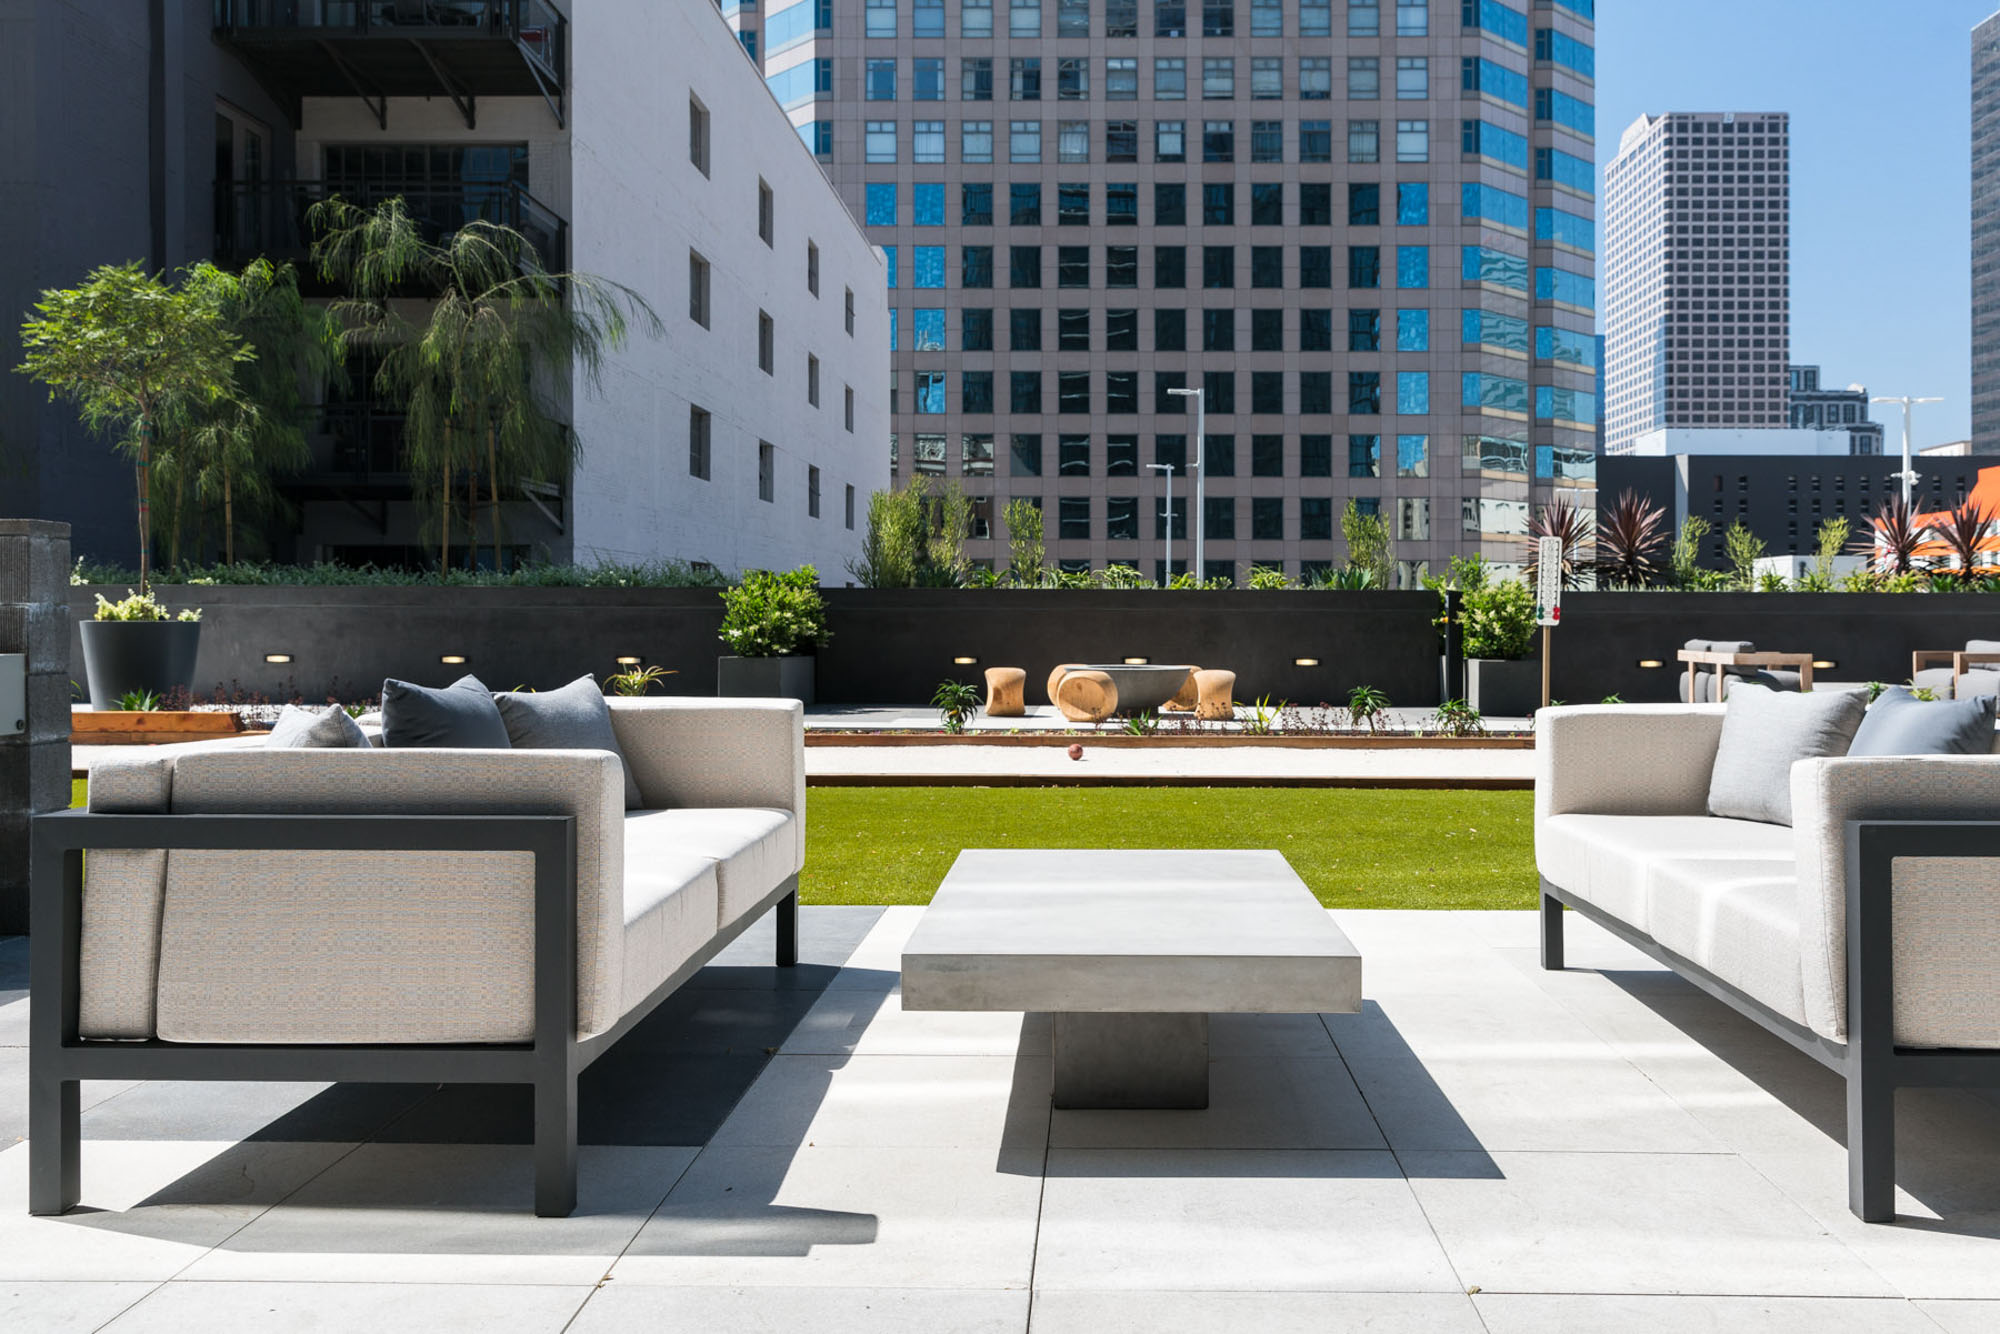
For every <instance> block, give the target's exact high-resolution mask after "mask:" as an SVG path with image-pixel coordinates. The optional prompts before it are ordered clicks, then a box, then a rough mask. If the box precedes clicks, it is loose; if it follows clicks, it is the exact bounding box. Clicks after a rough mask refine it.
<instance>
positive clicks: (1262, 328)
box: [1250, 306, 1285, 352]
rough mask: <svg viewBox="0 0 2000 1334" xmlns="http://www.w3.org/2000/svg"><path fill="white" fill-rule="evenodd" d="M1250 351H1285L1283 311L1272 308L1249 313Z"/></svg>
mask: <svg viewBox="0 0 2000 1334" xmlns="http://www.w3.org/2000/svg"><path fill="white" fill-rule="evenodd" d="M1250 350H1251V351H1252V352H1283V351H1284V350H1285V312H1284V311H1282V310H1280V309H1278V308H1277V307H1275V306H1274V307H1271V308H1269V309H1265V310H1252V311H1251V312H1250Z"/></svg>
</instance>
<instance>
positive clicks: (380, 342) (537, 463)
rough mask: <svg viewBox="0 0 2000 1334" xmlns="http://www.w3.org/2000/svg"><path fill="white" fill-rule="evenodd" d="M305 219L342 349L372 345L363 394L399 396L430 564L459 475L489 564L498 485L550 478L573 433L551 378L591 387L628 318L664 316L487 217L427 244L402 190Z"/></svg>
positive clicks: (570, 464) (333, 202)
mask: <svg viewBox="0 0 2000 1334" xmlns="http://www.w3.org/2000/svg"><path fill="white" fill-rule="evenodd" d="M309 222H310V224H311V226H312V229H313V233H314V237H315V240H314V243H313V262H314V263H315V264H317V265H318V266H319V269H320V272H321V273H322V274H323V275H324V276H325V277H326V278H327V280H328V281H330V282H333V283H335V284H337V285H338V286H339V287H340V288H341V289H342V290H343V291H344V292H346V293H348V295H347V296H345V297H343V298H342V299H340V300H338V301H336V302H335V303H334V305H333V311H334V315H335V317H336V318H337V319H338V320H339V321H340V322H341V325H342V327H343V328H344V329H345V330H346V331H347V336H348V339H349V341H350V343H351V344H353V345H355V346H357V347H360V348H364V349H367V350H369V351H371V352H373V353H374V354H375V356H376V359H377V360H376V364H377V370H376V372H375V383H374V385H373V388H374V389H375V391H376V392H378V393H379V394H381V395H382V396H384V397H386V398H388V399H390V400H391V401H394V402H397V403H400V404H402V405H404V409H405V412H406V414H407V416H406V422H405V426H404V447H405V449H406V451H407V453H408V458H409V470H410V482H411V490H412V493H413V497H414V499H415V500H416V501H417V503H418V505H419V507H420V508H421V509H422V510H423V511H424V512H425V513H426V514H434V515H435V516H436V518H435V525H436V527H435V536H436V539H437V544H438V568H439V569H441V570H442V569H445V568H448V567H449V566H450V564H451V513H452V506H453V501H454V496H455V495H456V493H457V488H458V487H459V486H460V485H461V484H462V485H463V486H464V488H465V496H466V500H467V526H468V528H469V529H472V530H474V531H472V532H470V533H469V535H468V539H467V541H468V549H470V548H471V547H472V546H474V545H476V543H477V541H478V535H477V532H476V528H477V522H478V516H477V512H478V508H479V495H478V491H479V482H480V480H481V478H482V476H483V477H484V480H485V482H486V507H487V509H488V511H489V512H490V514H491V516H492V537H493V564H494V568H495V569H499V568H501V566H502V560H501V513H500V497H501V496H502V494H505V493H511V492H512V491H514V490H516V489H517V488H519V487H520V486H522V485H523V484H524V483H531V482H541V483H555V482H562V481H565V480H567V479H568V478H569V476H570V475H571V473H572V472H573V470H574V468H575V465H576V460H577V456H578V445H577V441H576V437H575V435H574V434H573V433H572V432H571V431H570V430H569V429H568V428H567V427H565V426H564V425H563V423H562V421H561V419H560V418H559V416H558V415H557V408H558V407H559V404H558V403H557V402H556V392H557V390H558V388H559V387H560V386H561V385H562V384H563V383H564V382H565V379H566V373H567V372H568V371H570V370H571V369H572V368H573V369H575V370H576V371H580V372H581V373H582V378H583V381H584V383H585V384H586V385H587V386H588V387H589V388H591V389H593V390H595V389H596V388H598V387H599V385H600V383H601V380H602V375H603V368H604V361H605V358H606V356H607V355H608V354H609V353H611V352H613V351H615V350H617V349H618V348H619V347H621V346H623V345H624V342H625V339H626V337H627V335H628V332H629V330H630V328H631V326H632V325H634V324H637V325H638V326H639V327H640V328H641V329H642V330H643V331H644V332H645V333H646V334H647V335H648V336H650V337H654V338H658V337H661V336H663V335H664V334H665V332H666V327H665V325H664V324H662V323H661V321H660V317H659V316H658V315H657V314H656V313H654V311H653V308H652V307H651V306H650V305H648V304H647V303H646V300H645V298H643V297H641V296H640V295H639V294H638V293H637V292H635V291H633V290H632V289H631V288H629V287H625V286H622V285H620V284H618V283H614V282H611V281H609V280H608V279H604V278H599V277H596V276H594V275H592V274H587V273H571V272H551V271H550V270H549V269H547V268H546V267H544V265H543V264H542V261H541V256H540V254H539V253H538V252H537V251H536V249H535V247H534V245H533V243H532V242H530V241H529V240H528V238H527V237H525V236H523V235H522V234H521V233H520V232H518V231H516V230H514V229H513V228H511V227H507V226H503V225H501V224H499V223H493V222H487V221H485V220H483V219H482V220H477V221H473V222H469V223H467V224H466V225H465V226H464V227H462V228H460V229H459V230H458V231H456V232H453V233H450V234H449V235H446V236H444V237H442V238H441V239H439V240H435V241H433V240H430V239H428V238H426V236H425V235H424V231H423V228H422V226H421V225H420V224H419V223H418V221H417V220H416V219H414V218H412V217H411V216H410V213H409V210H408V209H407V208H406V207H405V206H404V203H403V201H402V200H401V199H389V200H385V201H383V202H382V203H380V204H378V205H376V206H375V207H373V208H368V209H364V208H361V207H358V206H357V205H354V204H351V203H348V202H347V201H346V200H343V199H341V198H339V197H338V196H335V197H334V198H331V199H328V200H325V201H323V202H321V203H318V204H315V205H314V206H313V208H312V210H311V213H310V215H309ZM407 298H415V299H416V300H410V299H407ZM426 298H428V304H420V302H422V301H423V300H424V299H426Z"/></svg>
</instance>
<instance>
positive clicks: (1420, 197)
mask: <svg viewBox="0 0 2000 1334" xmlns="http://www.w3.org/2000/svg"><path fill="white" fill-rule="evenodd" d="M1430 220H1431V187H1430V183H1429V182H1427V181H1403V182H1400V183H1399V184H1398V185H1397V186H1396V225H1397V226H1398V227H1421V226H1423V225H1424V224H1426V223H1428V222H1429V221H1430Z"/></svg>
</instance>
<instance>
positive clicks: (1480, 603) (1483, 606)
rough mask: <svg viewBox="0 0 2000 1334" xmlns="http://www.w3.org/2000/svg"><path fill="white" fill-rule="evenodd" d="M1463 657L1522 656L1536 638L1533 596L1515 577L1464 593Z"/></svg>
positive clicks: (1526, 653)
mask: <svg viewBox="0 0 2000 1334" xmlns="http://www.w3.org/2000/svg"><path fill="white" fill-rule="evenodd" d="M1464 607H1465V611H1464V617H1465V636H1464V642H1465V656H1466V657H1468V658H1525V657H1526V656H1528V649H1529V647H1530V646H1531V645H1532V644H1533V643H1534V641H1535V595H1534V594H1533V593H1532V592H1530V591H1529V590H1528V586H1527V585H1526V584H1524V583H1520V582H1518V581H1515V580H1498V581H1495V582H1491V583H1488V584H1486V585H1485V586H1484V587H1482V588H1475V589H1473V590H1472V591H1471V592H1469V593H1467V594H1466V595H1465V603H1464Z"/></svg>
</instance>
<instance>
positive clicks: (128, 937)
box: [77, 746, 174, 1038]
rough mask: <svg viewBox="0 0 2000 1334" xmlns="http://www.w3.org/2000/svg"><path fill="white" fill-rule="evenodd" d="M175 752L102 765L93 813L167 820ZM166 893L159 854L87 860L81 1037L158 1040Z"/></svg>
mask: <svg viewBox="0 0 2000 1334" xmlns="http://www.w3.org/2000/svg"><path fill="white" fill-rule="evenodd" d="M172 750H173V748H170V747H166V746H148V747H138V746H134V747H132V748H130V753H128V754H119V755H111V756H107V757H105V758H104V759H102V760H99V761H98V762H97V764H96V765H95V766H94V767H93V768H92V769H91V774H90V796H89V802H90V809H91V810H93V811H95V812H97V813H99V814H106V815H164V814H166V812H167V810H168V807H169V805H170V804H171V802H172V800H173V784H174V765H173V754H172ZM166 887H167V854H166V853H164V852H161V851H159V850H157V849H153V848H105V849H102V850H100V851H97V852H93V853H91V854H89V855H88V856H87V857H85V858H84V882H83V930H82V940H81V946H80V950H79V955H80V958H79V960H78V967H77V972H78V997H77V1031H78V1032H79V1033H80V1034H82V1036H84V1037H87V1038H149V1037H152V1036H153V1021H154V997H155V995H156V994H157V992H158V982H159V972H160V906H161V903H162V901H163V898H164V896H165V894H166Z"/></svg>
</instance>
